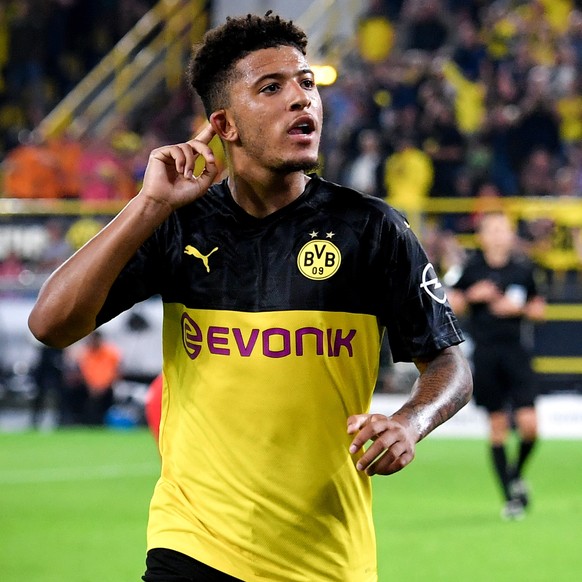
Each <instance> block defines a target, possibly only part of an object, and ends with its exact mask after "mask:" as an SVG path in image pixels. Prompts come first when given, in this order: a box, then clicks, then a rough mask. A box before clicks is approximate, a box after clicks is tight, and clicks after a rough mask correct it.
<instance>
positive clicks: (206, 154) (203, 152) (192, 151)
mask: <svg viewBox="0 0 582 582" xmlns="http://www.w3.org/2000/svg"><path fill="white" fill-rule="evenodd" d="M184 147H185V148H186V149H187V151H188V154H187V156H188V161H187V163H186V165H185V166H184V176H185V177H186V178H188V179H190V178H192V177H193V176H194V167H195V163H196V159H197V158H198V156H202V157H203V158H204V164H205V166H206V167H208V166H213V165H215V164H216V158H215V157H214V152H213V151H212V149H211V148H210V147H209V146H208V145H206V144H205V143H203V142H200V141H196V140H190V141H187V142H186V143H185V144H184Z"/></svg>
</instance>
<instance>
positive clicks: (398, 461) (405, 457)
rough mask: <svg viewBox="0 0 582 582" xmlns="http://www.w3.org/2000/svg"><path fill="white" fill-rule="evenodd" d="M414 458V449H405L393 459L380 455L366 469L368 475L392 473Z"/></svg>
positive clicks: (405, 465) (408, 463)
mask: <svg viewBox="0 0 582 582" xmlns="http://www.w3.org/2000/svg"><path fill="white" fill-rule="evenodd" d="M413 460H414V453H413V452H412V451H408V450H407V451H405V452H404V453H402V454H401V455H399V456H398V457H395V458H394V459H393V460H391V461H390V460H389V459H388V458H387V457H380V458H379V459H378V461H376V462H375V463H374V464H373V465H372V466H370V467H368V469H367V470H366V475H369V476H372V475H392V474H394V473H397V472H398V471H400V470H402V469H404V467H407V466H408V465H410V463H412V461H413Z"/></svg>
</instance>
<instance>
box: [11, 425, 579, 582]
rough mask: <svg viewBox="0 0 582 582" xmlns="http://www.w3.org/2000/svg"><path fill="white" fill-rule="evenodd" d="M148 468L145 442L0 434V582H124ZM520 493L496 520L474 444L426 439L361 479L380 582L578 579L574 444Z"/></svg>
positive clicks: (113, 435)
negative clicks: (399, 464)
mask: <svg viewBox="0 0 582 582" xmlns="http://www.w3.org/2000/svg"><path fill="white" fill-rule="evenodd" d="M158 470H159V461H158V456H157V450H156V447H155V444H154V442H153V440H152V438H151V436H150V435H149V433H148V432H147V431H146V430H141V429H140V430H133V431H127V432H123V431H106V430H103V431H102V430H81V429H80V430H66V431H58V432H54V433H34V432H25V433H17V434H2V435H0V579H1V580H2V581H3V582H23V581H26V582H103V581H106V582H130V581H135V582H137V581H138V580H139V579H140V577H141V574H142V572H143V562H144V551H145V550H144V546H145V528H146V519H147V508H148V502H149V498H150V495H151V491H152V488H153V486H154V483H155V480H156V475H157V472H158ZM529 481H530V482H531V484H532V489H533V502H532V508H531V511H530V513H529V514H528V516H527V517H526V518H525V519H524V520H523V521H520V522H509V523H508V522H504V521H502V520H501V519H500V517H499V511H500V508H501V499H500V496H499V493H498V491H497V488H496V486H495V484H494V481H493V477H492V474H491V472H490V468H489V464H488V457H487V448H486V444H485V443H484V442H483V441H481V440H478V439H466V440H455V439H443V438H430V437H429V438H428V439H427V440H426V441H424V442H422V443H421V444H420V445H419V446H418V449H417V458H416V460H415V462H414V463H413V464H412V465H411V466H410V467H408V468H407V469H406V470H404V471H402V472H401V473H398V474H396V475H393V476H391V477H375V478H374V508H375V510H374V514H375V520H376V524H377V535H378V561H379V571H380V576H379V579H380V582H390V581H392V580H395V581H399V582H420V581H423V582H425V581H426V582H440V581H442V582H481V581H482V582H490V581H491V582H504V581H507V582H510V581H511V582H522V581H527V582H548V581H551V582H569V581H576V580H580V579H582V578H580V576H582V574H581V573H582V545H581V542H582V442H580V441H563V440H547V441H544V442H541V443H540V446H539V449H538V450H537V452H536V454H535V456H534V458H533V459H532V464H531V467H530V471H529ZM346 582H358V581H346Z"/></svg>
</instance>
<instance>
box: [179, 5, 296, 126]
mask: <svg viewBox="0 0 582 582" xmlns="http://www.w3.org/2000/svg"><path fill="white" fill-rule="evenodd" d="M278 46H292V47H295V48H296V49H297V50H299V51H300V52H301V53H302V54H304V55H305V54H306V47H307V36H306V35H305V32H303V30H301V29H300V28H298V27H297V26H296V25H295V24H293V21H291V20H284V19H282V18H280V17H279V16H277V15H273V14H272V11H271V10H269V12H267V13H266V14H265V16H264V17H263V16H257V15H255V14H248V15H247V16H239V17H234V18H232V17H228V18H227V19H226V22H225V23H224V24H222V25H221V26H219V27H217V28H213V29H212V30H209V31H208V32H207V33H206V34H205V35H204V38H203V39H202V42H201V43H199V44H196V45H194V47H193V48H192V55H191V58H190V62H189V64H188V67H187V69H186V78H187V81H188V85H189V87H190V89H192V90H193V91H194V92H196V93H198V95H200V98H201V99H202V103H203V104H204V109H205V111H206V114H207V115H210V114H211V113H212V112H213V111H216V110H217V109H220V108H222V107H228V105H229V103H228V85H229V84H230V83H231V82H232V81H233V80H234V73H235V65H236V63H237V62H238V61H240V60H241V59H243V58H244V57H246V56H247V55H248V54H250V53H252V52H254V51H257V50H260V49H266V48H274V47H278Z"/></svg>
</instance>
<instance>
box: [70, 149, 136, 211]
mask: <svg viewBox="0 0 582 582" xmlns="http://www.w3.org/2000/svg"><path fill="white" fill-rule="evenodd" d="M79 172H80V174H81V189H80V192H79V198H80V199H81V200H129V199H130V198H131V197H132V196H133V195H134V194H135V181H134V180H133V176H132V175H131V171H130V169H129V168H127V167H126V166H125V164H124V162H123V160H122V158H121V156H120V155H119V154H118V153H117V152H116V151H115V148H114V147H113V145H112V144H111V143H109V142H108V141H106V140H105V139H98V138H90V139H86V140H85V141H84V143H83V152H82V154H81V157H80V160H79Z"/></svg>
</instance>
